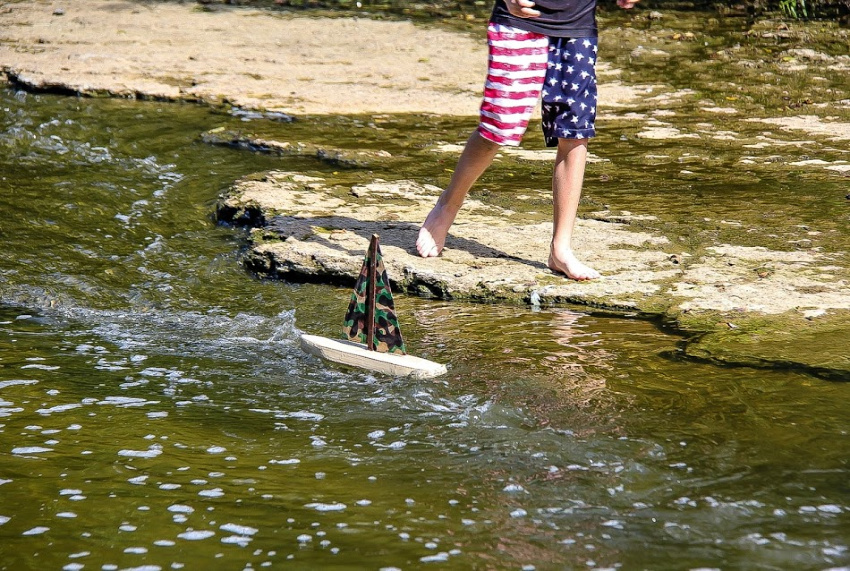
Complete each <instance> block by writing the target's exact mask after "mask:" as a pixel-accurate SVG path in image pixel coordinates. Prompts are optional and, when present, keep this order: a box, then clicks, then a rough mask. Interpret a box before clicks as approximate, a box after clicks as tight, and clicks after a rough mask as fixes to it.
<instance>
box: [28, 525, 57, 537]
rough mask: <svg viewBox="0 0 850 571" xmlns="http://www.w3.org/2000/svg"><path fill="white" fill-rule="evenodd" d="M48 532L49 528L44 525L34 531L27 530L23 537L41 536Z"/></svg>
mask: <svg viewBox="0 0 850 571" xmlns="http://www.w3.org/2000/svg"><path fill="white" fill-rule="evenodd" d="M47 531H50V528H49V527H44V526H43V525H40V526H37V527H34V528H32V529H28V530H26V531H25V532H23V533H22V534H21V535H41V534H42V533H45V532H47Z"/></svg>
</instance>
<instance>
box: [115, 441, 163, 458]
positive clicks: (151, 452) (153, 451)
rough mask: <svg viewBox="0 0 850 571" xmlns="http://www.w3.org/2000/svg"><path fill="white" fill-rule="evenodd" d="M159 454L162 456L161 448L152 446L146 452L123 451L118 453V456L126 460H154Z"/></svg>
mask: <svg viewBox="0 0 850 571" xmlns="http://www.w3.org/2000/svg"><path fill="white" fill-rule="evenodd" d="M160 454H162V446H161V445H160V444H153V445H151V446H150V447H149V448H148V449H147V450H128V449H123V450H119V451H118V455H119V456H125V457H127V458H156V457H157V456H159V455H160Z"/></svg>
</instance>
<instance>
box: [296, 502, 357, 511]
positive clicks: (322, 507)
mask: <svg viewBox="0 0 850 571" xmlns="http://www.w3.org/2000/svg"><path fill="white" fill-rule="evenodd" d="M304 507H305V508H312V509H314V510H316V511H318V512H341V511H343V510H345V509H346V508H347V507H348V506H346V505H345V504H343V503H341V502H335V503H332V504H323V503H315V502H314V503H309V504H305V505H304Z"/></svg>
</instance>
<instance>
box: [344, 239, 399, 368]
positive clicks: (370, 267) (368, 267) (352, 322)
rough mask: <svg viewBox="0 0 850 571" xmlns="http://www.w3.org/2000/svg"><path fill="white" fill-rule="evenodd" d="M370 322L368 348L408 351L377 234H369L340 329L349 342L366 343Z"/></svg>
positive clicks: (395, 351) (392, 351)
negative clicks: (370, 240) (369, 240)
mask: <svg viewBox="0 0 850 571" xmlns="http://www.w3.org/2000/svg"><path fill="white" fill-rule="evenodd" d="M370 274H371V276H372V278H371V279H370ZM370 321H371V327H373V328H374V329H373V334H372V346H371V347H369V348H370V349H371V350H373V351H378V352H380V353H401V354H402V355H404V354H406V353H407V350H406V348H405V346H404V339H402V337H401V329H400V328H399V326H398V318H397V317H396V314H395V304H394V303H393V294H392V291H391V290H390V280H389V278H388V277H387V270H386V268H385V267H384V260H383V257H382V256H381V247H380V246H379V245H378V235H377V234H375V235H373V236H372V242H371V243H370V244H369V250H368V251H367V252H366V257H365V258H363V267H362V268H360V276H359V277H358V278H357V283H356V284H354V292H353V293H352V294H351V303H350V304H349V305H348V311H347V312H346V313H345V322H344V324H343V332H344V334H345V336H346V337H347V338H348V339H349V340H350V341H354V342H357V343H363V344H364V345H367V346H368V344H369V343H368V342H369V328H370Z"/></svg>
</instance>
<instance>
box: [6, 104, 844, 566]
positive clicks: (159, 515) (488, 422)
mask: <svg viewBox="0 0 850 571" xmlns="http://www.w3.org/2000/svg"><path fill="white" fill-rule="evenodd" d="M0 109H2V110H3V113H2V114H0V212H2V217H0V238H2V244H3V248H2V251H0V567H2V568H5V569H15V570H17V569H125V568H138V569H169V568H175V569H179V568H186V569H196V568H200V567H201V566H207V567H212V568H216V569H245V568H253V569H257V568H263V567H272V568H280V567H286V568H293V569H316V568H339V569H380V568H393V567H395V568H401V569H412V568H431V567H433V568H440V569H469V568H482V569H518V568H528V569H530V568H532V566H533V567H534V568H536V569H583V568H588V569H590V568H593V569H615V568H622V569H690V568H717V569H826V568H846V566H848V565H850V551H848V542H847V537H848V536H850V489H848V485H847V482H848V475H850V467H848V458H850V443H849V442H850V441H849V440H848V430H850V416H848V414H847V407H846V402H847V399H848V396H849V395H848V391H850V385H848V384H847V383H829V382H824V381H822V380H818V379H814V378H812V377H808V376H805V375H802V374H797V373H793V372H787V371H779V370H777V371H765V370H754V369H746V368H718V367H713V366H709V365H705V364H700V363H694V362H689V361H685V360H683V359H681V358H679V351H678V338H677V337H675V336H673V335H671V334H669V333H668V332H665V331H663V330H661V329H659V327H658V326H657V325H656V324H654V323H652V322H648V321H643V320H637V319H634V318H623V317H616V316H606V315H599V314H593V313H589V312H586V311H578V310H575V309H569V308H550V309H543V310H539V311H532V310H531V309H529V308H524V307H499V306H485V305H465V304H448V303H442V302H430V301H427V300H420V299H413V298H409V297H400V298H398V299H397V300H396V304H397V306H398V308H399V312H400V315H401V318H402V327H403V328H404V331H405V336H406V338H407V341H408V344H409V345H410V346H412V348H413V349H414V351H415V352H416V353H417V354H419V355H423V356H426V357H429V358H432V359H435V360H438V361H442V362H446V363H450V365H451V369H450V372H449V374H448V375H447V376H446V377H445V378H442V379H439V380H437V381H411V380H393V379H386V378H375V377H373V376H371V375H369V374H366V373H364V372H359V371H351V370H344V369H338V368H334V367H331V366H329V365H327V364H325V363H323V362H320V361H318V360H316V359H314V358H312V357H309V356H306V355H305V354H303V353H302V352H301V351H300V350H299V349H298V346H297V336H298V333H299V331H309V332H311V333H322V334H326V335H329V336H333V335H335V332H336V331H338V329H339V327H340V326H341V318H342V314H343V312H344V308H345V306H346V304H347V299H348V295H349V292H348V291H347V290H345V289H339V288H333V287H329V286H319V285H303V284H302V285H299V284H286V283H279V282H266V281H260V280H256V279H254V278H252V277H251V276H249V275H247V274H246V273H245V272H244V271H243V269H242V268H241V266H240V262H239V255H240V250H241V249H242V248H244V247H245V243H246V242H245V235H244V234H243V233H242V231H240V230H236V229H232V228H226V227H221V226H217V225H216V224H215V223H214V222H213V218H212V213H213V212H214V206H215V201H216V198H217V196H218V194H219V193H220V192H221V191H222V190H223V189H225V188H227V187H228V185H229V184H230V183H231V182H232V181H233V180H234V179H236V178H238V177H239V176H242V175H245V174H249V173H253V172H257V171H260V170H263V169H268V168H284V169H287V170H299V171H303V172H306V173H314V174H319V175H321V176H326V177H330V176H333V177H337V180H339V182H341V183H350V182H353V181H358V180H372V179H373V178H375V177H383V178H399V177H401V176H404V177H413V178H416V179H417V180H420V181H421V182H433V183H435V184H444V183H445V179H446V177H447V176H448V173H446V172H445V171H444V169H445V168H447V166H451V160H452V159H451V157H441V156H440V155H435V154H434V153H433V152H431V151H430V150H429V145H431V144H433V143H434V142H435V141H437V140H445V141H449V142H457V141H459V140H462V139H463V138H465V134H466V132H468V130H469V129H470V128H471V126H472V125H471V124H470V122H469V121H468V120H448V119H434V118H430V117H382V118H373V119H374V120H375V123H374V124H373V125H370V124H369V123H370V122H371V121H370V120H368V119H365V118H344V117H342V118H305V119H303V120H301V121H297V122H295V123H292V124H273V123H264V122H262V121H254V122H251V123H248V124H245V123H243V122H241V121H239V119H238V118H235V117H231V116H229V115H226V114H223V113H213V112H211V111H208V110H206V109H203V108H199V107H196V106H190V105H179V104H164V103H136V102H123V101H114V100H85V99H73V98H61V97H52V96H44V95H41V96H35V95H26V94H22V93H15V92H13V91H8V90H3V91H0ZM240 125H245V128H246V129H251V130H253V131H266V132H270V133H276V134H277V135H279V136H283V137H289V138H290V139H292V140H306V141H311V142H314V143H316V144H327V145H332V146H335V147H343V148H346V147H347V148H362V147H364V146H366V147H369V148H373V149H385V150H389V151H391V152H392V154H393V155H394V158H393V159H390V160H388V161H387V162H386V164H383V163H381V164H376V165H374V166H373V168H372V169H371V170H367V169H353V170H337V169H336V167H334V166H332V165H323V164H322V163H320V162H318V161H315V160H311V159H309V158H303V157H302V158H274V157H264V156H261V155H255V154H250V153H244V152H238V151H234V150H231V149H223V148H215V147H210V146H207V145H204V144H202V143H200V142H199V140H198V135H199V133H201V132H202V131H205V130H208V129H210V128H213V127H217V126H226V127H229V128H234V127H238V126H240ZM412 125H417V126H418V127H419V128H418V129H411V126H412ZM375 127H380V129H381V130H379V129H376V128H375ZM630 128H631V127H629V124H628V123H626V122H623V123H622V124H620V123H612V124H611V125H610V127H609V130H608V132H607V133H606V134H605V135H603V136H602V137H600V139H599V141H598V144H596V147H595V149H594V152H596V153H597V154H599V155H601V156H604V157H606V158H610V159H611V160H612V162H611V163H599V164H598V165H592V166H591V173H590V175H589V181H594V182H592V183H589V189H588V201H589V204H591V205H592V204H593V203H594V201H596V202H598V203H600V204H601V203H603V202H604V203H610V205H611V207H612V209H618V210H619V209H625V210H633V211H635V212H645V211H646V210H649V209H651V210H653V213H654V214H657V215H659V216H660V217H661V219H660V220H659V221H658V222H657V224H658V225H659V227H662V228H666V229H670V228H673V229H675V228H679V227H680V225H681V222H680V221H681V220H687V219H688V217H693V218H694V219H696V220H701V219H702V218H703V217H702V216H699V217H698V216H697V214H698V213H702V212H704V211H705V210H706V209H711V211H712V212H716V213H717V214H716V215H717V216H729V215H731V214H732V213H733V212H738V213H739V216H741V214H740V207H737V208H736V207H734V206H732V205H730V200H729V199H730V195H729V194H727V192H734V193H735V198H740V199H741V200H747V201H748V204H749V203H752V202H753V201H755V200H756V199H758V200H762V201H764V204H765V205H769V206H770V208H771V209H776V210H774V212H776V215H775V216H776V219H778V220H779V219H781V223H780V224H776V225H775V228H772V229H771V232H773V233H775V234H776V236H778V238H776V239H777V240H778V241H782V240H784V239H787V237H788V236H790V235H791V233H793V232H794V231H795V230H794V228H795V225H796V224H798V223H803V222H806V221H809V220H810V223H811V224H820V225H826V226H827V227H828V228H827V229H829V225H837V224H838V222H836V221H835V219H834V218H830V217H829V216H826V217H824V216H821V215H819V214H817V213H815V214H813V213H811V211H810V210H809V209H807V208H806V207H805V204H801V203H799V202H793V201H789V200H788V192H789V191H793V192H794V193H796V194H798V195H801V196H812V197H815V196H818V192H822V191H823V185H822V182H821V181H814V182H813V183H812V184H811V185H810V186H806V185H804V184H803V181H802V179H801V180H798V181H796V182H795V183H794V184H793V185H791V184H788V185H778V186H772V185H769V188H771V189H772V190H771V192H767V193H765V192H764V188H765V186H764V180H763V179H764V177H769V176H776V177H777V179H778V178H780V174H774V175H770V174H769V173H770V172H771V171H769V170H767V171H764V172H763V171H760V172H759V174H758V176H759V177H760V178H761V179H762V182H761V183H760V184H757V182H758V181H739V182H734V181H733V183H732V184H730V185H729V187H728V188H727V187H724V186H723V185H722V182H721V181H720V180H719V179H715V178H712V177H710V176H708V175H706V178H707V182H706V184H699V185H698V184H694V183H693V182H690V183H681V182H680V181H679V180H678V179H675V180H672V181H667V182H659V180H662V181H664V178H663V177H659V176H658V173H659V172H663V169H665V168H670V169H679V168H680V165H678V156H675V155H671V156H674V158H673V159H671V161H670V162H671V165H670V166H669V167H664V166H657V167H656V168H653V169H650V168H645V167H642V166H640V165H641V164H642V161H643V160H644V155H641V154H638V153H639V151H638V148H639V146H640V143H638V142H635V141H631V142H630V141H629V140H628V139H629V136H628V129H630ZM621 135H626V139H627V141H625V142H624V141H621V140H620V137H621ZM537 142H539V135H538V134H536V133H535V134H532V135H531V136H530V145H529V146H534V145H535V144H536V143H537ZM658 145H659V146H660V145H661V143H658ZM677 145H678V143H677ZM647 152H650V151H649V150H647V149H645V148H644V149H643V153H644V154H645V153H647ZM664 152H665V153H668V154H670V153H673V152H677V153H685V152H687V149H685V148H683V147H682V146H681V145H679V146H677V147H673V146H670V145H667V147H665V149H664ZM659 154H660V153H659ZM730 156H731V154H730ZM441 160H445V161H448V162H446V163H441V162H439V161H441ZM729 160H731V159H729ZM514 166H515V173H516V176H514V177H512V178H510V179H508V177H505V176H504V171H499V170H498V169H497V170H495V171H491V173H488V174H487V175H486V177H485V180H484V181H483V184H482V186H481V189H479V190H477V191H476V192H478V193H479V197H483V198H485V199H487V200H492V201H496V202H498V201H508V200H509V197H510V193H511V192H513V191H514V190H515V189H517V188H522V187H525V188H526V189H527V188H528V187H534V186H539V187H540V188H541V190H542V189H545V187H546V186H548V180H547V179H548V176H549V175H548V173H547V170H548V165H544V164H542V163H541V164H536V163H521V162H517V163H516V164H515V165H514ZM606 169H607V170H606ZM653 171H654V172H653ZM707 172H708V171H707ZM334 173H336V174H334ZM606 173H608V174H609V176H610V179H608V180H607V181H606V182H604V183H603V182H602V181H601V180H600V181H599V182H595V179H594V178H593V177H597V178H599V177H600V176H601V175H603V174H606ZM626 177H628V178H626ZM824 180H826V181H827V182H826V184H827V185H830V184H834V185H835V186H834V187H829V188H831V189H833V190H837V189H838V184H837V183H836V182H833V179H827V178H826V177H824ZM648 181H652V184H653V185H654V186H653V188H654V192H653V193H652V195H651V196H647V193H646V192H637V191H638V190H639V189H641V190H643V189H645V188H646V184H648ZM484 189H486V191H485V190H484ZM721 189H723V191H722V192H721ZM812 202H814V200H812ZM831 207H832V206H824V207H823V208H831ZM836 208H837V207H836ZM541 211H545V210H543V206H541ZM822 213H823V211H821V214H822ZM757 222H758V218H756V219H755V220H752V219H748V223H753V224H757ZM701 224H702V223H699V222H698V223H696V225H695V230H693V234H694V237H693V238H692V240H693V241H695V242H697V243H704V242H705V243H707V242H708V241H709V240H711V239H715V238H716V237H717V236H716V234H715V233H712V232H714V230H713V229H712V228H711V227H710V225H708V223H707V222H706V223H705V224H706V225H708V226H706V227H703V226H701ZM770 224H772V221H771V222H770ZM757 227H758V228H760V229H763V228H764V227H765V224H762V223H758V224H757ZM725 231H726V230H717V232H725ZM786 234H787V235H786ZM836 234H839V232H836ZM841 236H844V234H841ZM814 239H820V238H817V237H814ZM842 239H844V238H842ZM754 241H755V240H754ZM830 244H832V246H830ZM823 247H824V248H829V247H834V248H836V249H837V248H838V246H835V245H834V242H832V241H828V240H824V244H823Z"/></svg>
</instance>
